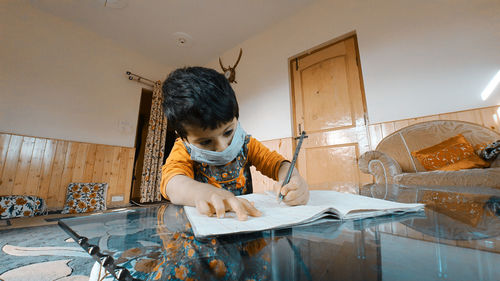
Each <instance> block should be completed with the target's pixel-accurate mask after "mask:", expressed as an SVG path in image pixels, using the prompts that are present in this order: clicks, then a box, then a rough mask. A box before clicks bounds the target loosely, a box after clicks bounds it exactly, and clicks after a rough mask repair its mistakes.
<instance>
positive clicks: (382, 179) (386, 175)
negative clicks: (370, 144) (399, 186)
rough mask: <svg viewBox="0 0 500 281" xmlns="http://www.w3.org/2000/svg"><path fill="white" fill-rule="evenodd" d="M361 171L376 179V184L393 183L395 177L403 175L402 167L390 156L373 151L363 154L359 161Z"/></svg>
mask: <svg viewBox="0 0 500 281" xmlns="http://www.w3.org/2000/svg"><path fill="white" fill-rule="evenodd" d="M358 165H359V169H360V170H361V171H362V172H363V173H365V174H371V175H373V176H374V177H375V183H379V184H385V183H393V177H394V176H395V175H399V174H401V173H402V170H401V166H399V164H398V162H396V161H395V160H394V159H392V158H391V157H390V156H389V155H387V154H385V153H383V152H380V151H376V150H371V151H367V152H365V153H363V155H361V157H359V161H358Z"/></svg>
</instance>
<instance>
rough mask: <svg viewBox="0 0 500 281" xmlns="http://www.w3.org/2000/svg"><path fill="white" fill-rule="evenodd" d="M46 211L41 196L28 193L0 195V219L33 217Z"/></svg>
mask: <svg viewBox="0 0 500 281" xmlns="http://www.w3.org/2000/svg"><path fill="white" fill-rule="evenodd" d="M46 213H47V205H46V204H45V201H44V200H43V199H42V198H39V197H36V196H30V195H9V196H0V219H11V218H18V217H33V216H38V215H44V214H46Z"/></svg>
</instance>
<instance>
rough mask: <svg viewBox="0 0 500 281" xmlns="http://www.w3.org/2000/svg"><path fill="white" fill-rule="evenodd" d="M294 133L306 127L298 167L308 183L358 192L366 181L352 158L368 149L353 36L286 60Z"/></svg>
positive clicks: (316, 186)
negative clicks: (290, 86)
mask: <svg viewBox="0 0 500 281" xmlns="http://www.w3.org/2000/svg"><path fill="white" fill-rule="evenodd" d="M290 73H291V76H292V99H293V107H294V135H296V136H298V135H300V131H301V130H305V131H306V133H307V135H308V138H307V139H305V140H304V142H303V144H302V148H301V153H300V154H299V158H298V159H297V168H298V169H299V171H300V173H301V175H303V176H304V177H305V179H306V180H307V182H308V184H309V186H310V188H311V189H332V190H337V191H342V192H349V193H358V186H359V185H360V184H362V183H368V182H371V177H370V176H368V175H365V174H363V173H362V172H360V170H359V168H358V165H357V159H358V157H359V156H360V154H362V153H364V152H365V151H367V150H369V141H368V139H369V138H368V134H367V127H366V122H367V121H366V118H365V116H366V114H365V113H366V106H365V98H364V93H363V89H362V82H361V71H360V67H359V66H358V59H357V50H356V41H355V37H349V38H347V39H345V40H342V41H340V42H337V43H334V44H331V45H328V46H326V47H322V48H321V49H318V50H315V51H314V50H313V51H311V52H310V54H307V55H304V56H300V57H298V58H296V59H291V60H290Z"/></svg>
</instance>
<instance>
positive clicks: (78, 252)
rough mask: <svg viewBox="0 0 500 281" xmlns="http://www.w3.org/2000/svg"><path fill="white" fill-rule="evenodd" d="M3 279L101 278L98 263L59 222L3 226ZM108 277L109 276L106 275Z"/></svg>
mask: <svg viewBox="0 0 500 281" xmlns="http://www.w3.org/2000/svg"><path fill="white" fill-rule="evenodd" d="M0 249H1V251H0V280H4V281H15V280H22V281H30V280H33V281H45V280H47V281H54V280H57V281H83V280H85V281H87V280H98V279H102V276H103V274H102V275H100V276H101V278H98V277H97V276H98V273H99V269H100V267H99V264H98V263H96V262H95V261H94V259H92V258H91V257H90V255H88V254H87V253H86V252H85V251H84V250H83V249H82V248H81V247H80V246H79V245H78V244H77V243H76V242H74V241H73V239H72V238H70V237H69V235H68V234H67V233H66V232H64V230H62V229H61V228H60V227H59V226H58V225H48V226H37V227H29V228H18V229H8V230H0ZM105 280H108V278H106V279H105Z"/></svg>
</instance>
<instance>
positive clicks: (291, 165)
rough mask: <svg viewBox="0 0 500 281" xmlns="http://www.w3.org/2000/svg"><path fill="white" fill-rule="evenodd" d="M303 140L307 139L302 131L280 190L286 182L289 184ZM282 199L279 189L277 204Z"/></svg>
mask: <svg viewBox="0 0 500 281" xmlns="http://www.w3.org/2000/svg"><path fill="white" fill-rule="evenodd" d="M304 138H307V136H306V132H305V131H302V133H301V134H300V137H299V143H298V144H297V147H296V148H295V153H294V154H293V159H292V163H291V164H290V167H289V168H288V172H287V173H286V177H285V180H284V181H283V183H282V184H281V187H282V188H283V186H285V185H287V184H288V182H290V178H291V177H292V172H293V168H294V167H295V162H297V157H298V156H299V151H300V146H301V145H302V141H303V140H304ZM284 198H285V196H284V195H283V194H281V188H280V190H279V203H281V201H283V199H284Z"/></svg>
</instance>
